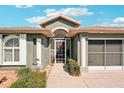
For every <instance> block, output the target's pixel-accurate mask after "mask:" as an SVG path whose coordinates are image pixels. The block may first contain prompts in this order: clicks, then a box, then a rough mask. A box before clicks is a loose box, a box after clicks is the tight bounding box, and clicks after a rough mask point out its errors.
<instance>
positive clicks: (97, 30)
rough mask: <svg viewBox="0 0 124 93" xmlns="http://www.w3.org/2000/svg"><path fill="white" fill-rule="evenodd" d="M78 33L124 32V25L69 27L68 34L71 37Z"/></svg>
mask: <svg viewBox="0 0 124 93" xmlns="http://www.w3.org/2000/svg"><path fill="white" fill-rule="evenodd" d="M78 33H89V34H124V27H90V28H74V29H70V31H69V33H68V36H69V37H73V36H75V35H76V34H78Z"/></svg>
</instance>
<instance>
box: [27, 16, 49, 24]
mask: <svg viewBox="0 0 124 93" xmlns="http://www.w3.org/2000/svg"><path fill="white" fill-rule="evenodd" d="M46 18H47V17H45V16H43V17H41V16H36V17H35V16H34V17H31V18H27V19H26V21H27V22H29V23H31V24H39V23H40V22H41V21H43V20H45V19H46Z"/></svg>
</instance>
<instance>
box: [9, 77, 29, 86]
mask: <svg viewBox="0 0 124 93" xmlns="http://www.w3.org/2000/svg"><path fill="white" fill-rule="evenodd" d="M27 82H28V76H26V77H23V78H21V79H19V80H17V81H16V82H14V83H13V84H12V85H11V86H10V88H27Z"/></svg>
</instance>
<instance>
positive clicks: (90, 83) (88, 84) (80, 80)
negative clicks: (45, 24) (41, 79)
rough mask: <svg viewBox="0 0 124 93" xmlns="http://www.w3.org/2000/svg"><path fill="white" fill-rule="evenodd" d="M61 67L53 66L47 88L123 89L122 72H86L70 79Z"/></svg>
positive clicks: (123, 73) (123, 76)
mask: <svg viewBox="0 0 124 93" xmlns="http://www.w3.org/2000/svg"><path fill="white" fill-rule="evenodd" d="M63 66H64V64H62V63H60V64H55V65H54V67H53V69H52V72H51V74H50V76H49V79H48V83H47V87H48V88H114V87H115V88H121V87H123V88H124V71H114V72H110V71H109V72H107V71H106V72H88V73H82V75H81V76H80V77H72V76H70V75H69V74H68V73H67V72H66V71H64V68H63Z"/></svg>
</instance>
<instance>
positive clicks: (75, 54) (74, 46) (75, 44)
mask: <svg viewBox="0 0 124 93" xmlns="http://www.w3.org/2000/svg"><path fill="white" fill-rule="evenodd" d="M71 40H72V42H71V44H72V58H73V59H75V60H76V61H78V43H80V41H79V37H78V35H76V36H74V37H73V38H72V39H71Z"/></svg>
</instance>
